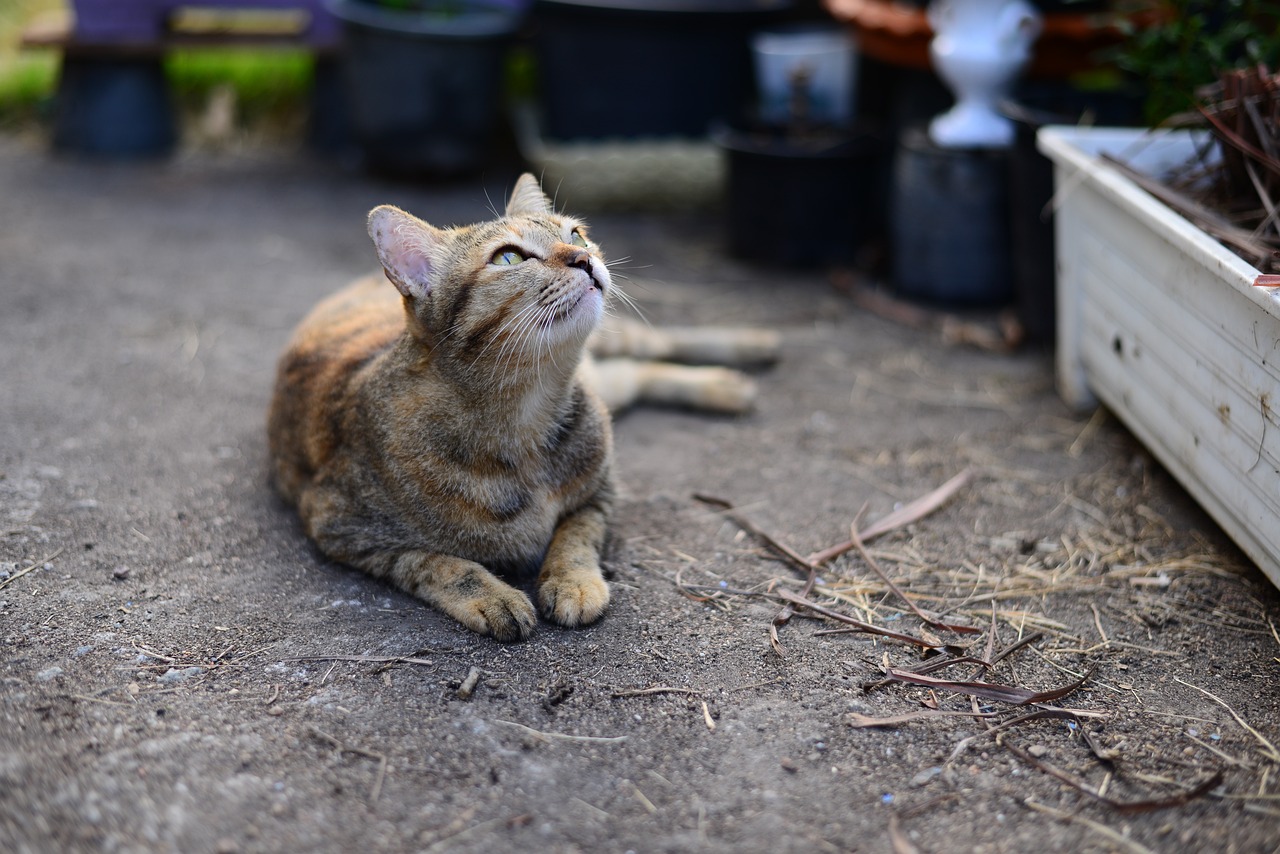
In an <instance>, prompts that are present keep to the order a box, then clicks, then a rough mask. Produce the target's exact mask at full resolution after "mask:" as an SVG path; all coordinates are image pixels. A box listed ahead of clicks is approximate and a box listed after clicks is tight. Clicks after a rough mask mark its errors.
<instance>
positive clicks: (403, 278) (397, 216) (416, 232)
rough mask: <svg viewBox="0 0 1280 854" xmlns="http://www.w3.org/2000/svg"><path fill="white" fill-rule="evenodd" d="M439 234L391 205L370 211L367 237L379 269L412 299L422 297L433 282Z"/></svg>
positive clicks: (414, 217)
mask: <svg viewBox="0 0 1280 854" xmlns="http://www.w3.org/2000/svg"><path fill="white" fill-rule="evenodd" d="M439 234H440V233H439V232H438V231H436V229H434V228H432V227H431V226H429V225H427V224H426V223H425V222H423V221H422V220H420V219H418V218H417V217H416V216H413V215H411V214H407V213H405V212H404V211H402V210H400V209H399V208H397V207H393V206H391V205H381V206H380V207H376V208H374V209H373V210H372V211H370V212H369V236H370V237H372V238H373V245H374V246H375V247H376V248H377V250H378V259H379V260H381V261H382V269H383V270H385V271H386V273H387V278H388V279H390V280H391V283H392V284H393V285H395V286H396V289H397V290H398V291H400V293H402V294H404V295H405V296H406V297H409V298H411V299H422V298H423V297H425V296H426V295H427V294H429V293H430V292H431V288H432V286H433V285H434V284H435V280H436V269H435V268H436V262H435V260H434V258H433V256H432V249H433V248H434V247H435V245H436V241H437V240H438V239H439Z"/></svg>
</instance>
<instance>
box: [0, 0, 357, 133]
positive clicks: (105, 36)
mask: <svg viewBox="0 0 1280 854" xmlns="http://www.w3.org/2000/svg"><path fill="white" fill-rule="evenodd" d="M73 5H74V8H75V14H74V15H71V14H66V13H52V14H48V15H43V16H40V17H38V18H36V19H35V20H33V21H32V22H31V24H30V25H28V27H27V28H26V29H25V30H24V32H23V37H22V47H23V48H27V49H52V50H58V51H60V52H61V53H62V68H61V74H60V75H59V79H58V91H57V99H56V107H55V112H54V127H53V145H54V148H55V149H56V150H59V151H65V152H70V153H76V154H92V155H102V156H109V157H146V156H157V155H163V154H167V153H168V152H170V151H171V150H172V149H173V147H174V145H175V143H176V142H177V139H178V131H177V121H176V118H175V115H174V111H173V106H172V103H171V98H170V93H169V88H168V81H167V80H166V78H165V73H164V57H165V56H166V55H167V54H168V53H170V52H171V51H174V50H189V49H198V48H224V47H258V48H275V47H283V48H297V47H303V48H306V49H308V50H310V51H312V52H313V53H315V55H316V57H317V62H316V81H315V89H316V91H315V92H314V93H313V98H312V116H311V122H312V134H311V136H312V141H313V143H315V144H317V145H318V146H320V147H336V146H337V145H339V144H340V142H339V141H338V140H339V138H340V137H341V136H342V135H343V133H344V130H343V125H344V122H343V121H342V117H341V107H340V98H339V97H338V91H337V90H338V84H337V71H336V67H335V66H336V54H337V50H338V47H339V44H340V41H341V27H340V24H339V22H338V20H337V19H336V18H334V17H333V15H331V14H330V13H329V12H328V11H327V10H326V9H325V8H324V6H323V3H322V0H197V2H182V0H74V2H73Z"/></svg>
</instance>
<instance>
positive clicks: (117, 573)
mask: <svg viewBox="0 0 1280 854" xmlns="http://www.w3.org/2000/svg"><path fill="white" fill-rule="evenodd" d="M111 577H112V578H114V579H115V580H116V581H124V580H125V579H126V578H128V577H129V567H127V566H117V567H116V568H115V569H113V570H111Z"/></svg>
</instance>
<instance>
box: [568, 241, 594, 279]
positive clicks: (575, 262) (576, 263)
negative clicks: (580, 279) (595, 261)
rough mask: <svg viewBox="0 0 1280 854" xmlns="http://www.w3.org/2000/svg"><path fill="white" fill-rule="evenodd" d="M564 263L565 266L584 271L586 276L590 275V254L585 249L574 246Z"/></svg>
mask: <svg viewBox="0 0 1280 854" xmlns="http://www.w3.org/2000/svg"><path fill="white" fill-rule="evenodd" d="M564 263H565V265H566V266H569V267H577V268H578V269H579V270H585V271H586V272H587V275H591V253H589V252H587V251H586V250H585V249H579V248H577V247H576V246H575V247H574V248H573V249H572V251H570V252H569V253H568V255H567V256H566V257H565V259H564Z"/></svg>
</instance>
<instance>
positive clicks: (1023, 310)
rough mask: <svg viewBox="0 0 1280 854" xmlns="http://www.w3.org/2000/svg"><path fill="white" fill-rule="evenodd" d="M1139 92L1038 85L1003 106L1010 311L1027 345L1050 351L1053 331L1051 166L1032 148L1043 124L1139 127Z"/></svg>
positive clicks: (1024, 89)
mask: <svg viewBox="0 0 1280 854" xmlns="http://www.w3.org/2000/svg"><path fill="white" fill-rule="evenodd" d="M1142 103H1143V93H1142V92H1140V91H1128V90H1118V91H1108V92H1082V91H1080V90H1078V89H1076V88H1074V87H1072V86H1070V85H1068V84H1059V83H1053V82H1051V81H1041V82H1036V83H1024V84H1023V85H1022V86H1020V87H1019V92H1018V95H1017V100H1016V101H1009V102H1006V103H1005V104H1003V105H1002V111H1003V112H1004V114H1005V115H1006V116H1007V117H1008V118H1009V119H1010V120H1012V121H1013V125H1014V142H1013V147H1012V149H1011V150H1010V152H1009V213H1010V222H1009V235H1010V239H1011V244H1012V245H1011V251H1012V257H1011V264H1012V271H1013V287H1014V295H1015V300H1014V306H1015V308H1016V310H1017V314H1018V320H1019V321H1020V322H1021V324H1022V327H1023V332H1024V333H1025V335H1026V340H1027V342H1028V343H1029V344H1032V345H1037V346H1040V347H1043V348H1048V347H1051V346H1052V345H1053V343H1054V339H1055V329H1056V326H1057V295H1056V294H1057V291H1056V287H1055V280H1056V277H1057V269H1056V264H1055V262H1056V248H1055V240H1054V233H1053V228H1054V226H1053V213H1052V211H1051V209H1050V201H1051V199H1052V198H1053V164H1052V163H1051V162H1050V161H1049V159H1048V158H1047V157H1045V156H1044V155H1043V154H1041V153H1040V152H1039V151H1038V150H1037V149H1036V133H1037V132H1038V131H1039V130H1040V128H1041V127H1044V126H1045V125H1053V124H1057V125H1072V124H1079V123H1082V122H1084V123H1089V124H1097V125H1112V126H1120V127H1129V126H1134V125H1140V124H1141V123H1142Z"/></svg>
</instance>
